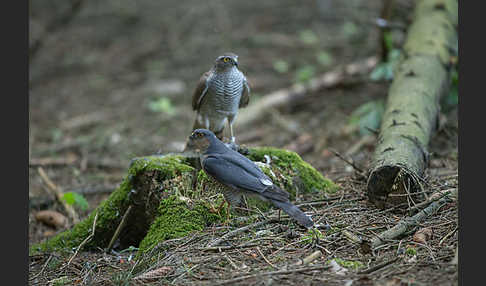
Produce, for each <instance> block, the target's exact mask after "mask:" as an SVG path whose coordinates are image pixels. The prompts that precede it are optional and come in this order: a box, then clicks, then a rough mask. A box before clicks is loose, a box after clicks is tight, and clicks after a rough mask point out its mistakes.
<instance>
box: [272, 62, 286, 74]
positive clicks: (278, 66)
mask: <svg viewBox="0 0 486 286" xmlns="http://www.w3.org/2000/svg"><path fill="white" fill-rule="evenodd" d="M273 68H274V69H275V70H276V71H277V72H279V73H286V72H288V71H289V64H288V63H287V62H286V61H284V60H276V61H275V62H274V63H273Z"/></svg>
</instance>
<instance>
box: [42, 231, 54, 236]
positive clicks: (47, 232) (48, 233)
mask: <svg viewBox="0 0 486 286" xmlns="http://www.w3.org/2000/svg"><path fill="white" fill-rule="evenodd" d="M55 234H56V232H55V231H53V230H46V231H44V233H43V235H44V237H50V236H53V235H55Z"/></svg>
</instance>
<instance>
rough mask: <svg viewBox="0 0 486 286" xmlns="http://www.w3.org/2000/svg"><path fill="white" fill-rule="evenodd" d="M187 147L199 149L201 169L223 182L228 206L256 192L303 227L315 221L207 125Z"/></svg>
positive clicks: (197, 130)
mask: <svg viewBox="0 0 486 286" xmlns="http://www.w3.org/2000/svg"><path fill="white" fill-rule="evenodd" d="M186 150H196V151H198V152H199V154H200V156H199V160H200V162H201V167H202V169H203V170H204V172H205V173H206V174H207V175H208V176H209V177H211V178H213V179H214V180H215V181H216V182H218V183H219V184H220V185H222V188H221V189H222V190H223V195H224V198H225V201H226V202H227V203H228V204H229V205H230V206H231V205H238V204H239V203H240V202H241V199H242V195H251V196H256V197H258V198H260V199H262V200H264V201H270V202H271V203H272V204H273V205H274V206H276V207H277V208H280V209H282V210H283V211H284V212H286V213H287V214H288V215H289V216H290V217H291V218H293V219H295V220H296V221H297V222H298V223H299V224H300V225H302V226H304V227H306V228H311V227H312V226H313V225H314V222H313V221H312V220H311V219H310V217H309V216H308V215H306V214H305V213H304V212H302V211H301V210H300V209H299V208H298V207H296V206H295V205H293V204H292V203H291V202H290V201H289V193H288V192H286V191H284V190H282V189H280V188H279V187H277V186H276V185H275V184H274V183H273V182H272V180H271V179H270V178H269V177H268V176H267V175H265V174H264V173H263V172H262V171H261V170H260V168H258V166H257V165H256V164H255V163H254V162H253V161H251V160H250V159H248V158H246V157H245V156H243V155H241V154H240V153H238V152H236V151H234V150H232V149H230V148H229V147H227V146H226V145H225V144H224V143H223V142H221V141H220V140H219V139H218V138H217V137H216V136H215V135H214V133H213V132H211V131H209V130H207V129H196V130H194V131H193V133H192V134H191V136H190V137H189V140H188V143H187V147H186ZM223 203H224V202H223ZM222 205H223V204H222ZM222 205H221V206H222Z"/></svg>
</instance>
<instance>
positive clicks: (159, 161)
mask: <svg viewBox="0 0 486 286" xmlns="http://www.w3.org/2000/svg"><path fill="white" fill-rule="evenodd" d="M153 170H157V171H160V172H161V175H162V177H163V178H172V177H174V176H175V175H177V174H180V173H181V172H189V171H192V170H194V168H193V167H192V166H190V165H189V163H188V162H187V160H186V158H184V157H183V156H179V155H170V156H156V155H154V156H147V157H140V158H135V159H133V160H132V162H131V163H130V168H129V170H128V174H129V175H132V176H135V175H137V174H139V173H140V172H141V171H153Z"/></svg>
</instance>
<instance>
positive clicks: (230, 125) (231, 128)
mask: <svg viewBox="0 0 486 286" xmlns="http://www.w3.org/2000/svg"><path fill="white" fill-rule="evenodd" d="M229 130H230V136H231V143H232V144H235V142H236V139H235V135H234V133H233V124H232V123H231V122H230V123H229Z"/></svg>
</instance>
